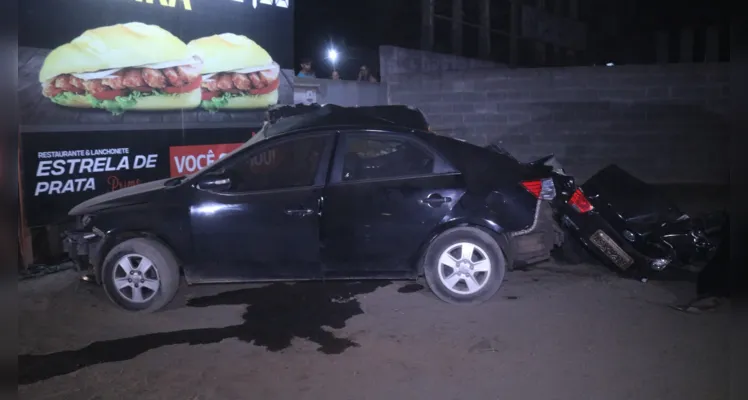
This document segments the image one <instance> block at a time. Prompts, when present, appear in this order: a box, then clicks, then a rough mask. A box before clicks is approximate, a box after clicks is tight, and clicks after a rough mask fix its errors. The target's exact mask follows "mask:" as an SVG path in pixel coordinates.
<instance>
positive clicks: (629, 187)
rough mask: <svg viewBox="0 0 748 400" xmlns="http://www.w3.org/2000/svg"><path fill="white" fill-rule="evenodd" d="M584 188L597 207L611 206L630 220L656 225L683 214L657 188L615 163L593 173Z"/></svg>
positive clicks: (630, 221) (675, 218)
mask: <svg viewBox="0 0 748 400" xmlns="http://www.w3.org/2000/svg"><path fill="white" fill-rule="evenodd" d="M582 190H584V192H585V194H587V197H588V198H589V199H590V202H592V204H593V205H594V206H595V207H600V206H602V205H608V206H609V207H611V208H612V209H613V210H615V211H616V213H618V214H619V215H620V216H621V217H622V218H623V219H625V220H626V221H627V222H629V223H641V224H650V225H654V224H657V223H661V222H667V221H670V222H672V221H676V220H678V219H679V218H681V216H682V215H683V212H681V211H680V210H679V209H678V207H677V206H676V205H675V204H674V203H672V202H671V201H670V199H668V198H667V197H666V196H664V195H663V194H662V193H661V192H660V191H659V190H657V188H656V187H654V186H653V185H650V184H647V183H645V182H643V181H641V180H639V179H638V178H636V177H634V176H633V175H631V174H630V173H628V172H627V171H625V170H623V169H622V168H621V167H619V166H618V165H615V164H612V165H609V166H607V167H605V168H603V169H602V170H600V171H599V172H598V173H596V174H595V175H593V176H592V177H591V178H590V179H588V180H587V182H585V183H584V184H582Z"/></svg>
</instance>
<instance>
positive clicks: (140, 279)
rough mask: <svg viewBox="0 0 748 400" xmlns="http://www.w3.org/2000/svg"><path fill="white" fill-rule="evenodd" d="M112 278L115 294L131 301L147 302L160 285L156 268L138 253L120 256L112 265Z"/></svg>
mask: <svg viewBox="0 0 748 400" xmlns="http://www.w3.org/2000/svg"><path fill="white" fill-rule="evenodd" d="M112 278H113V282H114V287H115V288H116V289H117V294H118V295H119V296H121V297H122V298H124V299H125V300H127V301H129V302H132V303H138V304H142V303H145V302H148V301H149V300H151V299H152V298H153V297H154V296H155V295H156V293H158V289H159V288H160V287H161V280H160V279H159V275H158V269H156V266H155V265H154V264H153V262H152V261H151V260H150V259H148V258H147V257H144V256H142V255H140V254H127V255H125V256H123V257H121V258H120V259H119V260H118V261H117V263H116V264H115V265H114V270H113V271H112Z"/></svg>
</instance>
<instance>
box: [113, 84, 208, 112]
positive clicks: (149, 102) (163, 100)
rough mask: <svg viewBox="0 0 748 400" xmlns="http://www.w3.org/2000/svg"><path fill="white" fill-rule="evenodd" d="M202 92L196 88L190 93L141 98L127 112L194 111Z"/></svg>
mask: <svg viewBox="0 0 748 400" xmlns="http://www.w3.org/2000/svg"><path fill="white" fill-rule="evenodd" d="M201 100H202V92H201V90H200V88H197V89H195V90H193V91H191V92H187V93H180V94H167V95H157V96H146V97H141V98H139V99H138V101H137V102H136V103H135V106H134V107H132V108H128V109H127V110H128V111H130V110H140V111H165V110H179V109H182V108H187V109H195V108H197V107H198V106H199V105H200V101H201Z"/></svg>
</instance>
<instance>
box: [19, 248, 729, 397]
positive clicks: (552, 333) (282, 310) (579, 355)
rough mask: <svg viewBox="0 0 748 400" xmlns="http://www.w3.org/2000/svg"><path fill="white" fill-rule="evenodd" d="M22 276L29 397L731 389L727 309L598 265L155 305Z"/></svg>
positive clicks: (262, 290)
mask: <svg viewBox="0 0 748 400" xmlns="http://www.w3.org/2000/svg"><path fill="white" fill-rule="evenodd" d="M19 292H20V295H21V306H20V307H21V309H20V313H19V315H20V321H19V325H20V328H19V337H20V344H21V348H20V351H19V359H18V361H19V388H18V393H19V398H21V399H81V400H83V399H115V398H125V397H126V396H133V397H134V396H137V397H138V398H140V399H161V400H168V399H178V400H185V399H246V398H259V399H321V398H324V399H386V398H389V399H406V398H410V399H413V398H428V399H501V400H512V399H519V400H525V399H570V400H580V399H607V400H614V399H678V400H686V399H698V400H704V399H709V400H718V399H725V398H727V392H726V390H727V387H728V385H727V376H728V368H729V367H728V365H727V359H728V357H727V350H728V348H727V343H728V342H727V327H728V318H727V317H728V310H727V309H723V310H718V311H716V312H714V313H711V314H706V315H688V314H683V313H679V312H676V311H673V310H671V309H669V308H668V307H667V306H668V305H669V304H672V303H674V302H676V301H677V300H679V299H684V298H687V297H689V296H690V295H691V294H692V293H693V287H692V286H691V284H688V283H683V282H655V281H650V282H648V283H641V282H638V281H630V280H623V279H621V278H619V277H617V276H615V275H612V274H611V273H610V272H608V271H607V270H605V269H604V268H602V267H600V266H597V265H577V266H568V265H557V264H555V263H550V262H549V263H545V264H540V265H536V266H534V267H532V268H531V269H529V270H527V271H516V272H512V273H510V274H508V278H507V282H506V283H505V286H503V287H502V289H501V290H500V292H499V294H498V295H497V296H496V297H495V298H494V299H493V300H491V301H490V302H488V303H485V304H482V305H479V306H452V305H447V304H444V303H442V302H440V301H438V300H437V299H436V298H435V297H434V296H433V295H431V294H430V293H429V292H428V290H425V289H423V288H422V287H421V286H419V285H417V284H413V283H407V282H406V283H403V282H395V283H388V282H368V283H330V282H328V283H303V284H296V285H284V284H273V285H267V286H213V287H207V286H206V287H195V288H187V287H185V288H183V289H182V290H181V291H180V295H179V298H178V299H177V301H176V303H175V305H174V306H173V307H171V309H169V310H167V311H164V312H160V313H156V314H152V315H133V314H127V313H123V312H120V311H118V310H116V309H114V308H113V307H112V306H110V305H109V304H108V302H107V300H106V299H105V296H104V294H103V293H102V291H101V290H100V289H99V288H97V287H94V286H91V285H90V284H88V283H84V282H78V281H77V280H76V278H75V276H74V274H68V273H60V274H56V275H51V276H48V277H45V278H42V280H38V281H35V282H33V283H26V284H24V285H21V287H19Z"/></svg>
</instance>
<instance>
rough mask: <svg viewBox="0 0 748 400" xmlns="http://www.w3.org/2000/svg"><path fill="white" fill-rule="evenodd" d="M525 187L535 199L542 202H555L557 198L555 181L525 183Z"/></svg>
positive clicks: (523, 184) (544, 180)
mask: <svg viewBox="0 0 748 400" xmlns="http://www.w3.org/2000/svg"><path fill="white" fill-rule="evenodd" d="M522 187H524V188H525V189H526V190H527V191H528V192H530V194H532V195H533V196H535V198H538V199H541V200H553V199H554V198H555V197H556V187H555V186H554V185H553V179H543V180H539V181H524V182H522Z"/></svg>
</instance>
